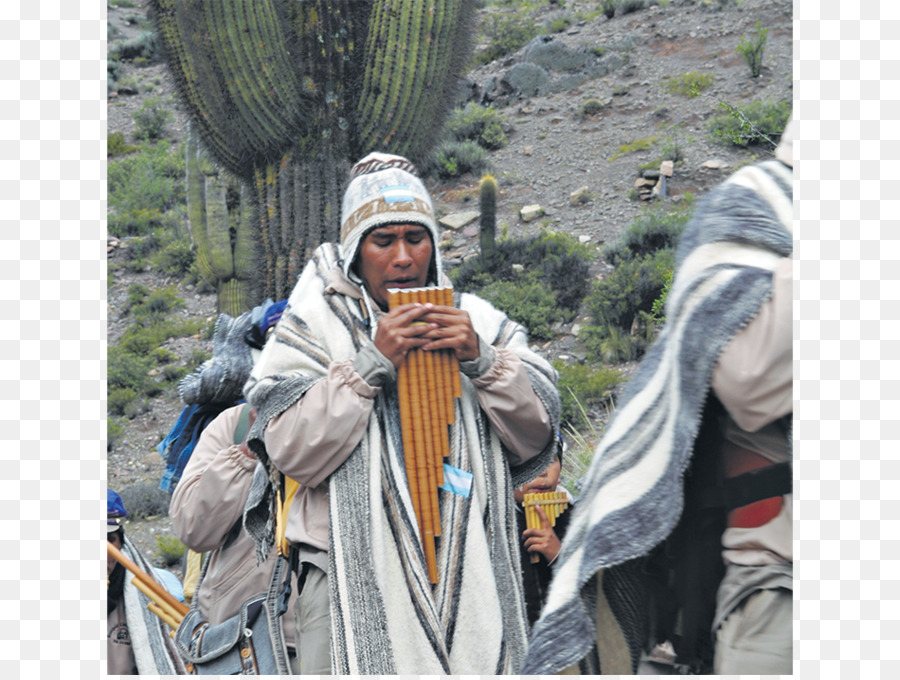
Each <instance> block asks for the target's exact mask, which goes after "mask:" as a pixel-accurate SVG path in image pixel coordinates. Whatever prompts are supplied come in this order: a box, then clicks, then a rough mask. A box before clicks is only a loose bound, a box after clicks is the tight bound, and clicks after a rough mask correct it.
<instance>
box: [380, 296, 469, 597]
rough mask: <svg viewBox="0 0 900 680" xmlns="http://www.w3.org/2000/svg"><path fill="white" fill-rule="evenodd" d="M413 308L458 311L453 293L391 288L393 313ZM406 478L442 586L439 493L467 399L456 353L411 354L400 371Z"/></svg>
mask: <svg viewBox="0 0 900 680" xmlns="http://www.w3.org/2000/svg"><path fill="white" fill-rule="evenodd" d="M410 302H420V303H423V304H424V303H428V302H430V303H432V304H435V305H446V306H449V307H452V306H453V289H452V288H406V289H400V288H391V289H389V290H388V304H389V307H390V309H394V308H395V307H398V306H399V305H404V304H407V303H410ZM397 391H398V393H399V398H400V425H401V430H402V436H403V455H404V460H405V465H406V478H407V481H408V484H409V493H410V495H411V496H412V502H413V510H414V511H415V513H416V520H417V521H418V524H419V535H420V536H421V537H422V550H423V551H424V553H425V564H426V566H427V568H428V576H429V578H430V579H431V582H432V583H437V555H436V552H435V547H434V538H435V537H436V536H440V535H441V513H440V508H439V505H438V487H439V486H441V485H442V484H443V483H444V457H446V456H449V455H450V441H449V435H448V432H447V426H448V425H450V424H452V423H453V422H454V421H455V420H456V414H455V408H454V404H453V399H454V398H455V397H459V396H462V385H461V383H460V379H459V362H458V361H457V360H456V354H454V353H453V351H452V350H434V351H429V352H426V351H424V350H420V349H414V350H411V351H410V352H409V353H408V354H407V355H406V359H405V360H404V362H403V363H402V364H401V365H400V368H399V369H398V370H397Z"/></svg>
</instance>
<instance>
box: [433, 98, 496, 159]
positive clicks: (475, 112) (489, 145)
mask: <svg viewBox="0 0 900 680" xmlns="http://www.w3.org/2000/svg"><path fill="white" fill-rule="evenodd" d="M506 127H508V122H507V120H506V116H504V115H503V114H502V113H500V112H499V111H498V110H497V109H495V108H494V107H493V106H479V105H478V104H476V103H475V102H469V103H468V104H466V106H465V107H464V108H461V109H454V110H453V111H452V112H451V113H450V117H449V118H448V120H447V123H446V125H445V126H444V129H445V130H446V132H447V133H448V134H449V135H450V136H451V137H452V138H453V139H454V140H456V141H457V142H465V141H472V142H475V143H476V144H478V145H479V146H481V147H483V148H485V149H487V150H488V151H493V150H495V149H501V148H503V147H504V146H506V144H507V143H508V141H509V140H508V139H507V137H506V130H505V128H506Z"/></svg>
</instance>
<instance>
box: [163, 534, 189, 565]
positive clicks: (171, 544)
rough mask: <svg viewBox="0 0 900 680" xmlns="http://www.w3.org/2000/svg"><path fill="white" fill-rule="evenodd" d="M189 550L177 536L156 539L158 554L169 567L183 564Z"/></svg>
mask: <svg viewBox="0 0 900 680" xmlns="http://www.w3.org/2000/svg"><path fill="white" fill-rule="evenodd" d="M185 552H187V548H186V547H185V545H184V543H182V542H181V541H180V540H178V538H177V537H176V536H172V535H168V536H157V537H156V554H157V555H158V556H159V558H160V559H161V560H162V561H163V562H165V564H166V566H167V567H170V566H172V565H173V564H178V563H179V562H181V558H182V557H184V553H185Z"/></svg>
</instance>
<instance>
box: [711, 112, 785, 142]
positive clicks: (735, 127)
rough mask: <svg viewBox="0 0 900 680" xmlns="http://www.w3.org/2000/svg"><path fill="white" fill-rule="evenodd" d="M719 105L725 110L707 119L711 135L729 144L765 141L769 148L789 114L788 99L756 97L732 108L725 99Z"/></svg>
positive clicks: (777, 136) (776, 139) (777, 137)
mask: <svg viewBox="0 0 900 680" xmlns="http://www.w3.org/2000/svg"><path fill="white" fill-rule="evenodd" d="M720 106H721V107H722V108H723V109H725V111H727V113H725V114H722V115H719V116H715V117H713V118H712V119H711V120H710V121H709V131H710V133H711V134H712V136H713V137H714V138H715V139H717V140H719V141H721V142H723V143H725V144H731V145H733V146H740V147H747V146H752V145H759V144H767V145H769V146H771V147H772V148H773V149H774V148H775V147H776V146H777V145H778V139H779V138H780V137H781V133H782V132H784V128H785V126H786V125H787V122H788V120H789V119H790V117H791V104H790V103H789V102H784V101H781V102H775V101H771V100H756V101H752V102H749V103H747V104H745V105H743V106H742V107H741V108H736V107H734V106H732V105H731V104H728V103H726V102H720Z"/></svg>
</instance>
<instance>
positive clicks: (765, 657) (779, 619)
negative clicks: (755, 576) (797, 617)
mask: <svg viewBox="0 0 900 680" xmlns="http://www.w3.org/2000/svg"><path fill="white" fill-rule="evenodd" d="M793 640H794V635H793V593H792V592H791V591H790V590H787V589H785V588H771V589H766V590H758V591H756V592H755V593H753V594H752V595H750V596H749V597H748V598H747V599H745V600H744V601H743V602H742V603H741V604H740V605H739V606H738V607H737V608H736V609H735V610H734V611H733V612H731V614H729V615H728V618H726V619H725V621H724V622H723V623H722V625H721V626H719V629H718V630H717V631H716V652H715V659H714V660H713V672H714V673H716V674H718V675H790V674H791V673H792V672H793V661H792V659H793Z"/></svg>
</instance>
